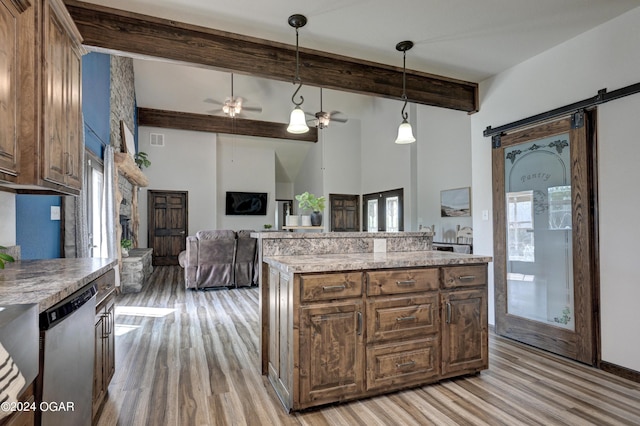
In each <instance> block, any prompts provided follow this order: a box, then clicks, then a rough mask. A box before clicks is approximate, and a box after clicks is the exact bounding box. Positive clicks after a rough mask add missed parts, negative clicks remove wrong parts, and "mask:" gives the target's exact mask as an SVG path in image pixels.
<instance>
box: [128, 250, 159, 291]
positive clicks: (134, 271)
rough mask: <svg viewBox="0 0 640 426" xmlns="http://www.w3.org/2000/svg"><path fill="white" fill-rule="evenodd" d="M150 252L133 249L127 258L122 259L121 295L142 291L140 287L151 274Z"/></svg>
mask: <svg viewBox="0 0 640 426" xmlns="http://www.w3.org/2000/svg"><path fill="white" fill-rule="evenodd" d="M152 251H153V250H152V249H133V250H130V251H129V257H123V258H122V277H121V279H120V287H121V291H122V292H123V293H137V292H139V291H140V290H142V286H143V285H144V283H145V282H146V280H147V278H149V275H151V273H152V272H153V265H152V262H151V260H152V257H151V255H152Z"/></svg>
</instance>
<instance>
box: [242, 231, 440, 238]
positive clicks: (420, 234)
mask: <svg viewBox="0 0 640 426" xmlns="http://www.w3.org/2000/svg"><path fill="white" fill-rule="evenodd" d="M251 236H252V237H253V238H264V239H266V238H270V239H299V238H402V237H430V236H431V232H427V231H407V232H404V231H403V232H288V231H268V232H252V233H251Z"/></svg>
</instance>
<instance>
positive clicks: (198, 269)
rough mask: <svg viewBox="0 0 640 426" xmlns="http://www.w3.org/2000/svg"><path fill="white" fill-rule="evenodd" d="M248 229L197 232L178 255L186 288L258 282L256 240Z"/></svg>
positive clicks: (206, 287) (190, 237)
mask: <svg viewBox="0 0 640 426" xmlns="http://www.w3.org/2000/svg"><path fill="white" fill-rule="evenodd" d="M251 232H253V231H251V230H241V231H238V232H235V231H232V230H213V231H198V232H197V233H196V235H194V236H191V235H190V236H188V237H187V248H186V250H184V251H183V252H182V253H180V255H179V256H178V260H179V262H180V266H182V267H183V268H184V281H185V287H186V288H193V289H208V288H216V287H248V286H251V285H257V284H258V271H259V268H258V265H257V262H258V253H257V240H256V239H255V238H251V236H250V234H251Z"/></svg>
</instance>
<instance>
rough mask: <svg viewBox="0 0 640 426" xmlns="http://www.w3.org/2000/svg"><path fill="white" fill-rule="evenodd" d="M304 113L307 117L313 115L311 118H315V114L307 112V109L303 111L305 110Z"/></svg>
mask: <svg viewBox="0 0 640 426" xmlns="http://www.w3.org/2000/svg"><path fill="white" fill-rule="evenodd" d="M304 115H306V116H307V117H313V118H316V115H315V114H312V113H310V112H307V111H305V112H304Z"/></svg>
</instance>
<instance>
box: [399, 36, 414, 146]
mask: <svg viewBox="0 0 640 426" xmlns="http://www.w3.org/2000/svg"><path fill="white" fill-rule="evenodd" d="M412 47H413V42H412V41H408V40H407V41H401V42H400V43H398V44H396V50H397V51H399V52H402V100H403V101H404V105H403V106H402V112H401V113H400V115H401V116H402V123H400V126H399V127H398V137H397V138H396V143H397V144H407V143H413V142H415V141H416V138H415V137H414V136H413V129H412V128H411V124H409V120H408V118H409V114H407V113H406V112H404V110H405V108H406V107H407V102H408V99H407V50H409V49H411V48H412Z"/></svg>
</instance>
